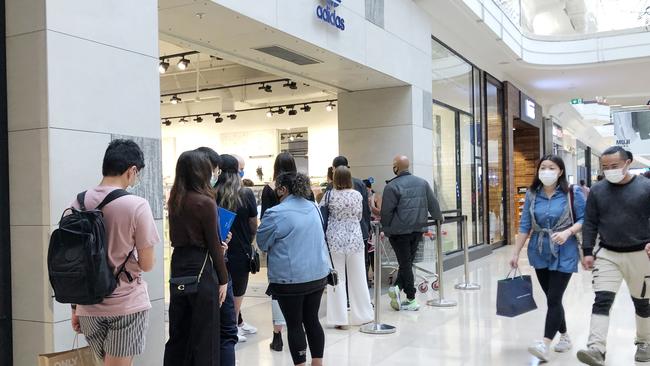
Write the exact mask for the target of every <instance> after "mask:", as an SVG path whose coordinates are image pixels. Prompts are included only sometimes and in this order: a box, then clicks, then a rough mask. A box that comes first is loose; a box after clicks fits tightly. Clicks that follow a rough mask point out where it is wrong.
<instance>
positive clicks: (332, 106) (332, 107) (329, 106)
mask: <svg viewBox="0 0 650 366" xmlns="http://www.w3.org/2000/svg"><path fill="white" fill-rule="evenodd" d="M334 107H336V105H334V103H332V102H330V104H328V105H327V107H325V110H326V111H328V112H331V111H333V110H334Z"/></svg>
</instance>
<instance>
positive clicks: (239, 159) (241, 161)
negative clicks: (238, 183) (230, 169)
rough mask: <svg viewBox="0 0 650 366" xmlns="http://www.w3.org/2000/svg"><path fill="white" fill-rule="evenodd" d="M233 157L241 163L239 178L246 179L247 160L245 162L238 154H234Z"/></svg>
mask: <svg viewBox="0 0 650 366" xmlns="http://www.w3.org/2000/svg"><path fill="white" fill-rule="evenodd" d="M232 156H234V157H235V159H237V161H238V162H239V176H240V177H242V178H244V167H245V166H246V160H244V158H242V157H241V156H239V155H236V154H232Z"/></svg>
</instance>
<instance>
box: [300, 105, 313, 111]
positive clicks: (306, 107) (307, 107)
mask: <svg viewBox="0 0 650 366" xmlns="http://www.w3.org/2000/svg"><path fill="white" fill-rule="evenodd" d="M300 110H302V111H305V112H309V111H311V107H310V106H309V104H305V106H304V107H302V108H300Z"/></svg>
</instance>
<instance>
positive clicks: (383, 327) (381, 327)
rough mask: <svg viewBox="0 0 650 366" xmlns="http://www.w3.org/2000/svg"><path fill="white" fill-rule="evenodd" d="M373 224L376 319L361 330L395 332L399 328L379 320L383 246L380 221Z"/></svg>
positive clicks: (374, 332)
mask: <svg viewBox="0 0 650 366" xmlns="http://www.w3.org/2000/svg"><path fill="white" fill-rule="evenodd" d="M372 225H373V230H374V235H375V264H374V266H373V267H374V270H375V280H374V281H373V282H374V284H375V320H374V321H373V322H372V323H368V324H365V325H363V326H362V327H361V328H359V330H360V331H361V332H363V333H368V334H391V333H395V331H397V329H396V328H395V327H394V326H392V325H388V324H382V323H381V322H380V321H379V312H380V311H381V301H380V297H381V248H380V244H379V239H380V238H379V235H380V230H379V225H380V224H379V223H378V222H377V223H374V222H373V223H372Z"/></svg>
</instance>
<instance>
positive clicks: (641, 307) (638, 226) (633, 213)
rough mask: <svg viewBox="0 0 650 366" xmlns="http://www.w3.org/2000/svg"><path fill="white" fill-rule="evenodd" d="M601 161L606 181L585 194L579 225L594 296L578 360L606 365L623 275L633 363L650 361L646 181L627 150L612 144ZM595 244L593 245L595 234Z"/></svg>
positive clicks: (649, 199)
mask: <svg viewBox="0 0 650 366" xmlns="http://www.w3.org/2000/svg"><path fill="white" fill-rule="evenodd" d="M601 164H602V168H603V171H604V173H605V179H606V181H603V182H599V183H597V184H596V185H594V186H593V187H592V189H591V192H590V193H589V199H588V200H587V209H586V212H585V221H584V224H583V226H582V237H583V245H582V249H583V252H584V260H583V266H584V267H585V269H591V268H593V288H594V292H595V293H596V299H595V300H594V305H593V308H592V312H591V327H590V331H589V340H588V342H587V346H588V348H587V349H584V350H581V351H579V352H578V359H579V360H580V361H581V362H583V363H586V364H588V365H592V366H600V365H604V364H605V352H606V345H607V331H608V328H609V312H610V309H611V307H612V304H613V303H614V299H615V297H616V293H617V292H618V290H619V287H620V286H621V282H623V280H625V283H626V284H627V287H628V288H629V290H630V295H631V296H632V302H633V303H634V308H635V312H636V339H635V344H636V346H637V351H636V354H635V356H634V357H635V360H636V361H637V362H648V361H650V260H648V259H649V258H648V257H650V244H648V243H649V242H650V222H649V220H650V180H648V179H645V178H642V177H637V176H634V175H632V174H630V172H629V168H630V164H632V154H631V153H630V152H628V151H625V150H624V149H623V148H621V147H618V146H615V147H611V148H609V149H607V150H605V152H604V153H603V156H602V157H601ZM598 235H600V243H599V245H598V247H597V248H596V249H594V246H595V244H596V237H597V236H598Z"/></svg>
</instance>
